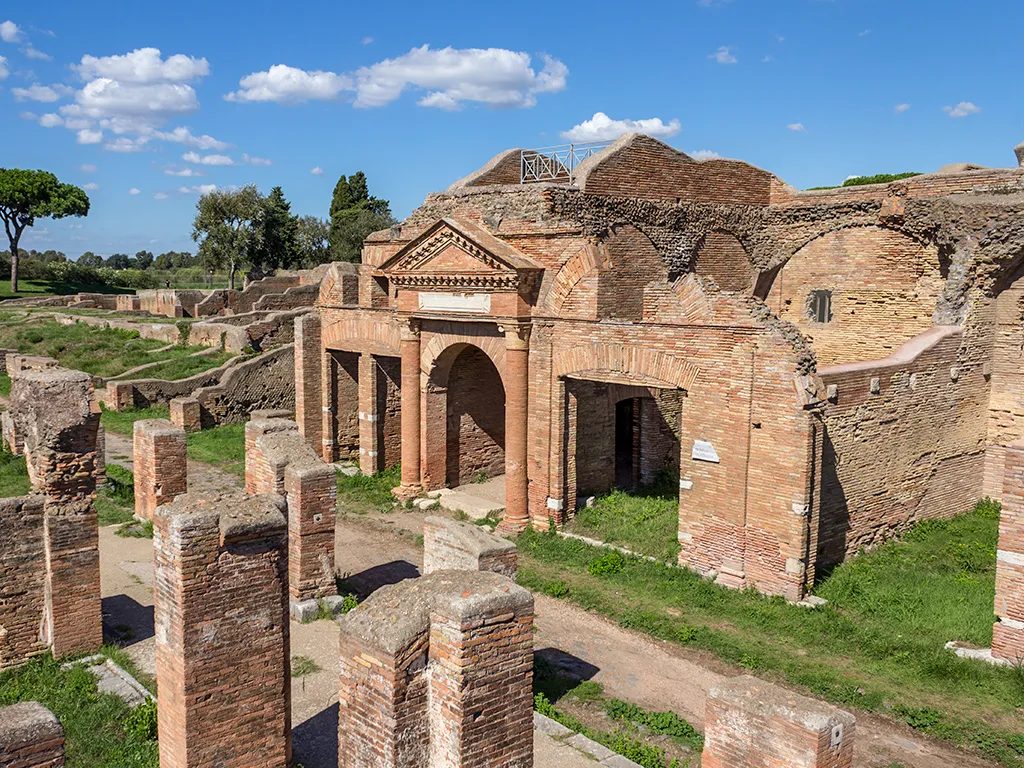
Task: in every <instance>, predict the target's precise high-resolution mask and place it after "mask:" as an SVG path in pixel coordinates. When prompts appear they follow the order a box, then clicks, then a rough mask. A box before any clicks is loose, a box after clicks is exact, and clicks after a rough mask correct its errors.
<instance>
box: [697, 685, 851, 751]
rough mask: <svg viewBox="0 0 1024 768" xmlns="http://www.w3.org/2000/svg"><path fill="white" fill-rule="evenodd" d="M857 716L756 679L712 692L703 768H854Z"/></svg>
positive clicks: (719, 687)
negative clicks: (772, 766)
mask: <svg viewBox="0 0 1024 768" xmlns="http://www.w3.org/2000/svg"><path fill="white" fill-rule="evenodd" d="M855 723H856V720H855V719H854V717H853V715H851V714H849V713H847V712H843V711H842V710H840V709H837V708H836V707H833V706H832V705H831V704H825V703H824V702H820V701H816V700H814V699H810V698H807V697H806V696H800V695H798V694H795V693H791V692H790V691H787V690H785V689H783V688H779V687H777V686H774V685H771V684H770V683H765V682H763V681H761V680H758V679H756V678H753V677H738V678H734V679H733V680H729V681H728V682H726V683H723V684H722V685H720V686H718V687H716V688H713V689H711V691H709V692H708V698H707V702H706V704H705V708H704V754H703V756H702V758H701V765H702V766H703V768H746V766H769V765H779V766H786V768H850V766H852V765H853V739H854V726H855Z"/></svg>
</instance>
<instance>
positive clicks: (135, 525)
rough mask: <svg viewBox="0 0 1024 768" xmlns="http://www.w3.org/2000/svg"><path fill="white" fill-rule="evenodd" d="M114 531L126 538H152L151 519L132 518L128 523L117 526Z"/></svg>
mask: <svg viewBox="0 0 1024 768" xmlns="http://www.w3.org/2000/svg"><path fill="white" fill-rule="evenodd" d="M115 533H116V534H117V535H118V536H121V537H123V538H126V539H152V538H153V521H152V520H143V521H138V520H133V521H132V522H130V523H126V524H125V525H122V526H121V527H120V528H118V529H117V530H116V531H115Z"/></svg>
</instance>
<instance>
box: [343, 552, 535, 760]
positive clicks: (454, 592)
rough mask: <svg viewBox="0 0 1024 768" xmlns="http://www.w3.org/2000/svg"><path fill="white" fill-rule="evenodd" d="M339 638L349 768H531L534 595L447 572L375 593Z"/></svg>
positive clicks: (492, 579)
mask: <svg viewBox="0 0 1024 768" xmlns="http://www.w3.org/2000/svg"><path fill="white" fill-rule="evenodd" d="M396 616H400V617H402V621H399V622H396V621H395V617H396ZM340 626H341V639H340V654H341V676H340V690H339V700H340V707H339V723H338V753H339V754H340V755H342V756H344V761H345V764H346V765H347V766H351V768H414V767H415V766H422V765H458V766H462V768H528V766H532V765H533V704H532V702H533V693H532V679H533V674H532V670H533V596H532V595H531V594H530V593H529V592H527V591H526V590H524V589H522V588H521V587H518V586H516V585H515V584H514V583H513V582H511V581H509V580H508V579H507V578H505V577H503V576H499V575H497V574H494V573H487V572H473V571H460V572H455V571H441V572H437V573H434V574H432V575H430V576H424V577H423V578H420V579H415V580H408V581H404V582H402V583H400V584H396V585H393V586H389V587H384V588H383V589H380V590H378V591H377V592H375V593H374V594H373V595H372V596H371V597H370V598H369V599H368V600H366V601H365V602H364V603H363V604H362V605H360V606H359V607H358V608H356V609H355V610H354V611H351V612H350V613H348V614H347V615H346V616H344V617H343V618H342V619H341V620H340Z"/></svg>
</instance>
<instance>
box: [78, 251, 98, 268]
mask: <svg viewBox="0 0 1024 768" xmlns="http://www.w3.org/2000/svg"><path fill="white" fill-rule="evenodd" d="M78 263H79V265H80V266H83V267H102V266H103V257H102V256H97V255H96V254H95V253H93V252H92V251H86V252H85V253H83V254H82V255H81V256H79V257H78Z"/></svg>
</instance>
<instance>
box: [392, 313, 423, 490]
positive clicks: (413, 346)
mask: <svg viewBox="0 0 1024 768" xmlns="http://www.w3.org/2000/svg"><path fill="white" fill-rule="evenodd" d="M420 482H421V481H420V327H419V322H418V321H417V320H410V321H409V322H408V323H407V324H406V325H405V326H403V328H402V484H401V485H400V486H399V487H398V488H396V489H395V491H394V493H395V496H396V498H398V499H400V500H402V501H405V500H408V499H412V498H415V497H416V496H418V495H419V494H420V492H421V491H422V486H421V485H420Z"/></svg>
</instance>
